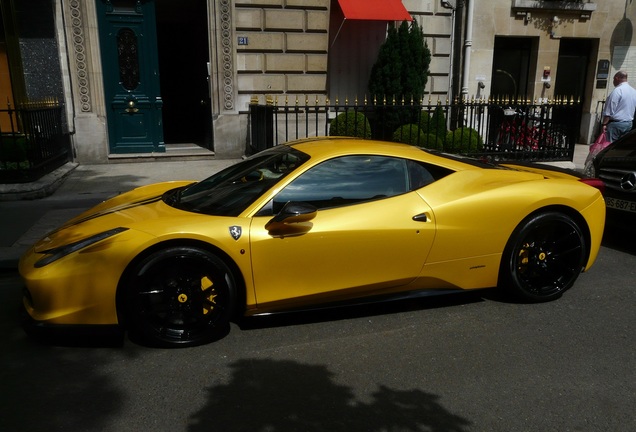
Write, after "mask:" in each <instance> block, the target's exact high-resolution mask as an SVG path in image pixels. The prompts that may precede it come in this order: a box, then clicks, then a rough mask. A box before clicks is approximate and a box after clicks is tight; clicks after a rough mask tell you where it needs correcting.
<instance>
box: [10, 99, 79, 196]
mask: <svg viewBox="0 0 636 432" xmlns="http://www.w3.org/2000/svg"><path fill="white" fill-rule="evenodd" d="M70 149H71V146H70V136H69V134H68V133H65V132H64V128H63V126H62V105H61V104H59V103H58V102H56V101H42V102H29V103H23V104H19V105H18V106H17V107H15V108H12V107H11V105H10V104H7V109H2V110H0V182H1V183H25V182H31V181H34V180H37V179H39V178H40V177H42V176H43V175H45V174H47V173H49V172H52V171H53V170H55V169H56V168H58V167H60V166H62V165H63V164H65V163H66V162H68V161H69V160H70V159H71V150H70Z"/></svg>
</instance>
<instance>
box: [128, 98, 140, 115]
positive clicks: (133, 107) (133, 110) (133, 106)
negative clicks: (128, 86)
mask: <svg viewBox="0 0 636 432" xmlns="http://www.w3.org/2000/svg"><path fill="white" fill-rule="evenodd" d="M137 111H139V108H137V106H136V104H135V101H134V100H129V101H128V108H126V112H127V113H130V114H132V113H136V112H137Z"/></svg>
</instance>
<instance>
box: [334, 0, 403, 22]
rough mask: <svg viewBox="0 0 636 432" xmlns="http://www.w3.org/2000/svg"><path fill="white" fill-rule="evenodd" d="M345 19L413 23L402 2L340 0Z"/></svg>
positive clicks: (387, 0)
mask: <svg viewBox="0 0 636 432" xmlns="http://www.w3.org/2000/svg"><path fill="white" fill-rule="evenodd" d="M338 3H340V8H342V13H343V14H344V16H345V19H350V20H367V21H412V20H413V18H411V15H410V14H409V13H408V11H407V10H406V8H405V7H404V5H403V4H402V0H338Z"/></svg>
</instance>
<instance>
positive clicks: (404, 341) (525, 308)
mask: <svg viewBox="0 0 636 432" xmlns="http://www.w3.org/2000/svg"><path fill="white" fill-rule="evenodd" d="M606 245H608V246H604V247H603V249H602V251H601V254H600V256H599V259H598V261H597V263H596V264H595V266H594V267H593V268H592V270H591V271H590V272H588V273H586V274H583V275H581V277H580V278H579V280H578V281H577V283H576V285H575V286H574V288H573V289H572V290H570V291H569V292H567V293H566V294H565V295H564V296H563V298H561V299H559V300H557V301H555V302H551V303H545V304H537V305H528V304H515V303H510V302H508V301H506V300H505V299H503V298H501V297H500V296H498V295H497V294H496V293H494V292H489V291H486V292H482V293H479V294H472V293H471V294H468V295H462V296H453V297H444V298H440V297H438V298H428V299H422V300H418V301H409V302H400V303H393V304H390V305H386V304H385V305H374V306H367V307H363V308H362V307H359V308H348V309H344V310H339V311H329V312H320V313H312V314H305V315H289V316H285V317H276V318H258V319H251V320H249V321H246V322H243V323H241V324H240V326H239V325H233V328H232V331H231V333H230V334H229V335H228V336H227V337H225V338H224V339H222V340H221V341H219V342H216V343H213V344H210V345H206V346H202V347H197V348H190V349H178V350H159V349H150V348H145V347H141V346H138V345H135V344H132V343H131V342H129V341H127V340H126V341H124V344H123V346H114V347H108V346H97V347H87V346H49V345H42V344H38V343H36V342H35V341H33V340H31V339H29V338H27V337H26V336H25V334H24V333H23V332H22V330H21V329H20V328H19V326H18V324H17V320H18V314H17V307H18V304H19V302H20V291H19V290H20V281H19V279H18V277H17V275H16V274H14V273H0V332H1V334H2V335H3V338H2V342H0V347H1V349H0V365H1V366H2V367H1V368H0V386H1V387H0V388H1V389H2V391H1V392H0V430H1V431H7V432H9V431H10V432H13V431H29V432H37V431H117V432H124V431H150V430H152V431H170V432H177V431H191V432H199V431H200V432H204V431H205V432H208V431H223V432H233V431H250V432H260V431H262V432H266V431H267V432H283V431H285V432H286V431H312V432H313V431H316V432H317V431H348V432H350V431H378V432H379V431H440V432H441V431H450V432H463V431H541V432H546V431H559V432H564V431H603V432H606V431H613V432H620V431H626V432H627V431H635V430H636V416H635V415H634V412H635V407H636V349H635V347H636V343H635V342H636V336H635V334H636V313H635V312H634V305H635V304H636V287H635V286H634V280H636V251H635V250H634V248H633V247H632V246H631V245H630V244H626V243H625V242H623V241H622V237H621V236H617V237H615V238H613V239H609V240H608V241H607V242H606Z"/></svg>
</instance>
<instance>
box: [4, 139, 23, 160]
mask: <svg viewBox="0 0 636 432" xmlns="http://www.w3.org/2000/svg"><path fill="white" fill-rule="evenodd" d="M26 159H27V139H26V137H24V136H14V135H10V134H7V135H4V136H0V161H2V162H22V161H24V160H26Z"/></svg>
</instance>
